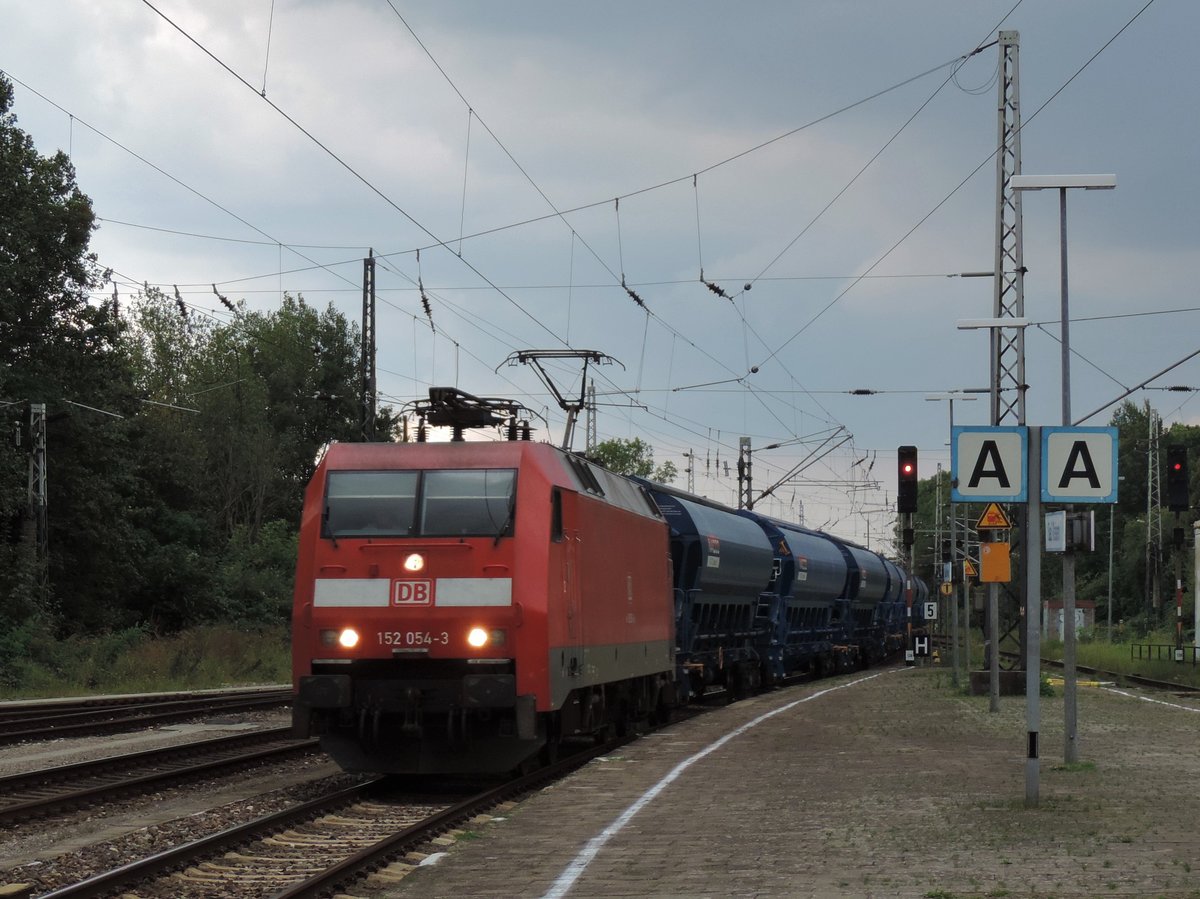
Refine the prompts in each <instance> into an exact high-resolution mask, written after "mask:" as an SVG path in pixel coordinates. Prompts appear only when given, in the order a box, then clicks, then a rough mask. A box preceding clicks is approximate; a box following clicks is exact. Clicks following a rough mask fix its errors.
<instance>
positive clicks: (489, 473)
mask: <svg viewBox="0 0 1200 899" xmlns="http://www.w3.org/2000/svg"><path fill="white" fill-rule="evenodd" d="M515 486H516V472H515V471H513V470H511V469H496V468H493V469H483V470H464V471H427V472H425V479H424V485H423V487H422V492H421V515H420V532H421V534H422V535H423V536H426V537H471V536H473V537H483V536H487V537H504V536H509V535H511V534H512V530H513V517H514V512H515V505H514V502H515V499H516V496H515V493H514V487H515Z"/></svg>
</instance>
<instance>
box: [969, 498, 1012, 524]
mask: <svg viewBox="0 0 1200 899" xmlns="http://www.w3.org/2000/svg"><path fill="white" fill-rule="evenodd" d="M1011 527H1012V524H1010V523H1009V520H1008V516H1007V515H1005V514H1004V510H1003V509H1001V508H1000V505H999V503H988V504H987V508H986V509H984V510H983V514H982V515H980V516H979V521H977V522H975V530H977V531H981V530H988V529H989V528H990V529H992V530H998V529H1001V528H1011Z"/></svg>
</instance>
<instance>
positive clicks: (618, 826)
mask: <svg viewBox="0 0 1200 899" xmlns="http://www.w3.org/2000/svg"><path fill="white" fill-rule="evenodd" d="M892 670H900V671H906V670H909V669H906V668H901V669H892ZM888 673H889V672H888V671H880V672H878V673H876V674H869V675H867V676H866V677H860V678H859V679H858V680H852V681H850V682H848V683H845V684H838V685H837V686H836V687H829V688H827V689H825V690H819V691H818V692H816V693H813V694H812V695H811V696H805V697H804V698H803V699H797V700H796V701H795V702H789V703H788V704H787V705H783V706H780V707H779V708H777V709H774V710H772V711H770V712H766V713H765V714H762V715H759V716H758V717H757V718H755V719H754V720H753V721H748V722H746V723H745V724H743V725H742V726H741V727H739V728H737V729H736V730H732V731H730V732H729V733H727V734H726V735H725V736H723V737H721V739H719V740H716V741H715V742H713V743H710V744H709V745H708V746H706V747H705V748H704V749H701V750H700V751H699V752H697V753H696V754H695V755H693V756H690V757H688V758H686V759H684V760H683V761H682V762H680V763H679V764H678V765H676V766H675V767H674V768H672V769H671V771H670V772H669V773H668V774H667V775H666V776H665V777H663V779H662V780H660V781H659V782H658V783H656V784H655V785H654V786H652V787H651V788H650V789H649V790H647V791H646V792H645V793H643V794H642V795H641V796H640V797H639V798H638V799H637V800H636V801H635V802H634V803H633V804H632V805H631V806H629V808H627V809H625V811H623V812H622V813H621V815H620V817H618V818H617V820H616V821H614V822H613V823H612V824H610V825H608V827H606V828H604V830H602V831H601V832H600V833H599V834H597V835H596V836H594V837H592V838H591V839H590V840H588V842H587V844H586V845H585V846H584V847H583V849H582V850H580V852H579V854H578V855H577V856H575V860H574V861H572V862H571V864H569V865H567V867H566V869H565V870H564V871H563V872H562V874H560V875H558V879H557V880H556V881H554V883H553V884H552V885H551V887H550V889H549V890H547V891H546V894H545V896H543V897H542V899H561V897H563V896H565V895H566V894H567V891H568V890H570V889H571V887H572V886H573V885H574V884H575V881H577V880H578V879H579V878H580V876H581V875H582V874H583V872H584V871H586V870H587V867H588V865H590V864H591V863H592V859H594V858H595V857H596V856H597V855H598V854H599V853H600V850H601V849H603V848H604V846H605V844H606V843H607V842H608V841H609V840H611V839H612V838H613V837H615V836H616V835H617V834H618V833H620V832H621V830H622V829H623V828H624V827H625V825H626V824H628V823H629V822H630V821H631V820H632V819H633V816H634V815H636V814H637V813H638V812H640V811H641V810H642V809H643V808H645V807H646V806H647V805H649V804H650V803H651V802H652V801H653V800H654V798H655V797H656V796H658V794H659V793H661V792H662V791H663V790H665V789H666V788H667V787H668V786H669V785H670V784H671V783H672V782H673V781H674V780H675V778H677V777H679V775H680V774H682V773H683V772H684V771H686V770H687V769H688V768H690V767H691V766H692V765H694V764H695V763H696V762H698V761H700V759H702V758H704V757H705V756H706V755H709V754H710V753H713V752H716V751H717V750H718V749H720V748H721V747H722V746H724V745H725V744H726V743H728V742H729V741H730V740H732V739H733V738H734V737H738V736H741V735H742V734H744V733H745V732H746V731H748V730H750V729H751V728H754V727H757V726H758V725H760V724H762V723H763V722H764V721H766V720H767V719H768V718H774V717H775V716H776V715H778V714H780V713H781V712H786V711H787V710H788V709H792V708H795V707H796V706H798V705H801V704H802V703H805V702H811V701H812V700H814V699H817V698H819V697H821V696H825V695H826V694H828V693H832V692H834V691H835V690H844V689H845V688H846V687H853V686H856V685H857V684H861V683H865V682H866V681H869V680H874V679H875V678H877V677H880V676H882V675H884V674H888Z"/></svg>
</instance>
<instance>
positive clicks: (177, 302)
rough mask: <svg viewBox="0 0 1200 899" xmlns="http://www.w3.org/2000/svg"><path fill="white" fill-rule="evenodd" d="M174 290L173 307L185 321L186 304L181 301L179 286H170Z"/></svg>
mask: <svg viewBox="0 0 1200 899" xmlns="http://www.w3.org/2000/svg"><path fill="white" fill-rule="evenodd" d="M172 286H173V287H174V288H175V307H176V308H177V309H178V310H179V314H180V315H182V316H183V320H184V321H187V317H188V309H187V303H185V302H184V301H183V297H182V296H181V295H180V293H179V285H178V284H174V285H172Z"/></svg>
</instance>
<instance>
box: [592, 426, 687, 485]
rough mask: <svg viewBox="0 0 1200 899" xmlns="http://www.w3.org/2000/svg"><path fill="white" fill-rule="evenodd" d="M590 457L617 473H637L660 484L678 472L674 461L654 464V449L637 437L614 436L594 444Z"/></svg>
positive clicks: (669, 479) (673, 477)
mask: <svg viewBox="0 0 1200 899" xmlns="http://www.w3.org/2000/svg"><path fill="white" fill-rule="evenodd" d="M592 458H593V459H594V460H595V461H597V462H599V463H600V464H601V465H603V466H604V467H605V468H607V469H608V470H609V471H615V472H616V473H617V474H631V475H637V476H638V477H640V478H649V479H650V480H651V481H657V482H658V483H660V484H669V483H671V481H673V480H675V476H676V475H677V474H678V473H679V471H678V469H677V468H676V467H675V463H674V462H664V463H663V464H662V465H659V466H658V467H655V465H654V449H653V448H652V447H651V446H650V444H648V443H646V442H645V441H644V440H642V439H641V438H639V437H634V438H633V439H631V440H624V439H622V438H620V437H615V438H613V439H612V440H605V441H604V442H603V443H599V444H597V445H596V449H595V452H593V453H592Z"/></svg>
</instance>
